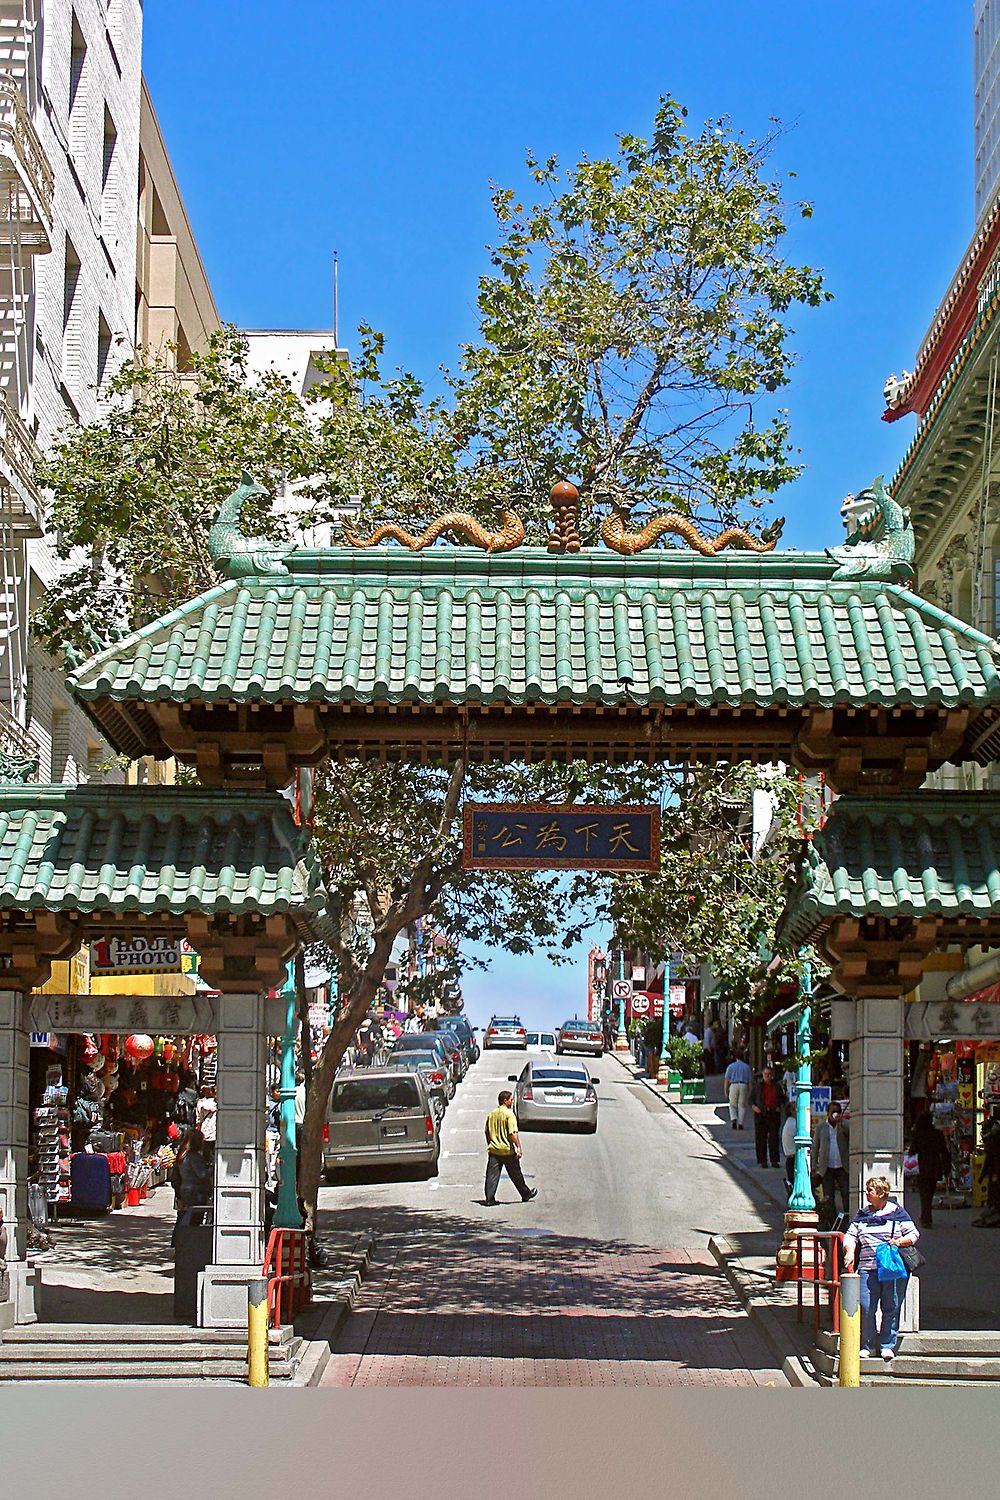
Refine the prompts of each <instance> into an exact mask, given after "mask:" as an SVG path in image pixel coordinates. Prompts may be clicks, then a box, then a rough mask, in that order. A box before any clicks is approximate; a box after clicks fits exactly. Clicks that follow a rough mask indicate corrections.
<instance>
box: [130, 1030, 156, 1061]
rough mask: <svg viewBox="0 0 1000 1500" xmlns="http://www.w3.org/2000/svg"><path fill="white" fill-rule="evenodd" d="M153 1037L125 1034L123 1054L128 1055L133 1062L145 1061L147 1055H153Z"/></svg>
mask: <svg viewBox="0 0 1000 1500" xmlns="http://www.w3.org/2000/svg"><path fill="white" fill-rule="evenodd" d="M153 1045H154V1044H153V1038H152V1037H151V1036H143V1035H142V1034H141V1033H140V1034H139V1035H138V1036H127V1037H126V1038H125V1056H126V1057H130V1058H131V1059H132V1061H133V1062H145V1061H146V1059H147V1057H152V1055H153Z"/></svg>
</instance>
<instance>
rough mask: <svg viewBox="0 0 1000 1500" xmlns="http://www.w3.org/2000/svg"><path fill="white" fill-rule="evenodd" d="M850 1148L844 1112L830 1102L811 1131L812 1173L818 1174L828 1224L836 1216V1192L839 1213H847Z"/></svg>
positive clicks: (848, 1210)
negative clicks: (839, 1203) (839, 1202)
mask: <svg viewBox="0 0 1000 1500" xmlns="http://www.w3.org/2000/svg"><path fill="white" fill-rule="evenodd" d="M850 1148H851V1138H850V1133H849V1131H848V1126H847V1121H846V1120H845V1119H844V1112H843V1110H842V1109H841V1107H840V1105H839V1104H831V1105H829V1107H828V1108H827V1111H826V1114H825V1115H824V1116H823V1118H822V1119H820V1120H817V1121H816V1124H815V1125H814V1126H813V1130H812V1170H813V1176H814V1177H819V1178H820V1179H821V1181H822V1183H823V1209H824V1219H826V1220H828V1221H829V1224H830V1225H831V1226H832V1224H833V1221H834V1219H835V1218H836V1217H837V1194H838V1193H839V1194H840V1201H841V1204H842V1212H843V1213H845V1214H846V1213H850V1209H851V1206H850V1203H849V1201H848V1198H849V1193H850V1176H849V1174H848V1170H847V1163H848V1161H849V1160H850Z"/></svg>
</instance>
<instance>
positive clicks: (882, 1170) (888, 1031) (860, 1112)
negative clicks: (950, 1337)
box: [850, 998, 920, 1333]
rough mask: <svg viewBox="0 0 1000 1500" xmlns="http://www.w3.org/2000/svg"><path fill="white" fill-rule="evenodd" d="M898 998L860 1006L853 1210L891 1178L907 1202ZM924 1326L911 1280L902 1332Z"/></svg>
mask: <svg viewBox="0 0 1000 1500" xmlns="http://www.w3.org/2000/svg"><path fill="white" fill-rule="evenodd" d="M904 1004H905V1002H904V1001H903V1000H901V999H899V998H892V999H881V998H879V999H871V998H868V999H865V1000H858V1001H857V1014H856V1032H855V1037H854V1040H853V1041H852V1042H851V1076H850V1086H851V1120H850V1126H851V1209H852V1212H855V1211H857V1209H858V1208H859V1207H860V1206H861V1205H862V1204H863V1202H864V1185H865V1182H866V1180H867V1179H868V1178H869V1177H888V1179H889V1186H890V1194H891V1196H892V1197H893V1198H896V1199H898V1201H899V1202H900V1203H902V1201H903V1149H904V1121H903V1102H904V1101H903V1020H904ZM919 1326H920V1289H919V1279H918V1278H917V1277H916V1276H911V1277H910V1282H909V1286H908V1288H907V1294H906V1301H905V1303H904V1306H903V1312H902V1316H901V1319H900V1329H901V1331H903V1332H907V1333H912V1332H913V1331H914V1330H915V1329H917V1328H919Z"/></svg>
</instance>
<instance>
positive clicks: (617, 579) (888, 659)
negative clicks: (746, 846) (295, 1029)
mask: <svg viewBox="0 0 1000 1500" xmlns="http://www.w3.org/2000/svg"><path fill="white" fill-rule="evenodd" d="M254 488H255V487H254V486H253V485H252V483H251V482H250V481H245V482H244V484H243V485H242V486H241V488H240V489H239V490H238V491H237V492H236V493H235V495H233V496H232V497H231V498H230V500H229V501H227V502H226V503H225V505H224V506H223V508H222V511H221V512H220V516H219V519H218V520H217V523H216V525H215V526H214V527H213V529H212V533H211V537H210V547H211V550H212V554H213V557H214V558H215V560H216V563H217V565H218V566H219V569H220V575H221V578H220V582H219V584H218V585H217V586H216V587H214V588H212V589H210V590H209V591H207V592H206V593H204V594H202V595H201V596H200V597H198V598H197V599H194V600H191V601H190V602H189V603H186V604H184V605H182V606H181V607H180V608H178V609H177V610H175V611H174V612H173V613H172V614H170V615H167V616H166V617H164V618H163V619H161V620H158V621H156V622H154V623H153V624H151V625H149V626H146V627H144V628H143V629H142V630H140V631H139V632H137V633H136V634H135V635H133V636H131V637H130V638H129V639H127V640H125V641H122V642H120V643H118V644H116V645H114V646H111V647H109V648H108V649H106V650H105V651H103V652H102V653H101V654H100V655H98V656H96V657H95V658H93V660H91V661H89V662H87V663H86V664H85V665H84V666H82V667H81V668H80V669H79V670H78V671H76V672H75V673H74V675H73V677H72V678H71V680H70V686H71V688H72V690H73V692H74V694H75V696H76V698H77V699H78V701H79V702H80V703H81V704H83V705H84V706H85V707H86V708H87V710H88V711H89V713H90V714H91V715H92V717H93V718H94V720H95V722H96V723H97V725H98V726H99V727H100V729H101V731H102V733H103V734H104V735H105V737H106V738H107V739H108V741H109V742H110V743H111V744H112V745H113V747H114V748H115V750H117V751H118V752H120V753H122V754H124V755H127V756H130V757H138V756H145V755H150V756H154V757H159V758H164V759H165V758H168V757H176V759H177V760H178V761H180V762H181V763H182V764H186V765H190V766H192V767H194V768H195V769H196V771H197V774H198V778H199V781H200V783H201V785H200V786H199V787H198V788H197V789H192V790H177V789H173V790H168V789H162V788H157V787H123V788H103V787H100V788H98V787H81V788H76V789H73V788H66V787H58V788H46V787H32V786H19V787H16V788H9V789H8V790H6V791H0V820H2V822H0V827H2V829H3V836H2V840H0V964H3V966H4V968H5V971H6V974H5V979H6V985H7V988H5V989H4V990H3V991H2V992H0V1207H2V1209H3V1212H4V1217H5V1219H6V1221H7V1224H8V1228H9V1229H10V1228H11V1227H13V1228H14V1230H15V1233H14V1234H13V1235H12V1236H11V1239H12V1245H11V1248H10V1250H9V1252H8V1256H9V1260H10V1263H11V1266H12V1272H13V1274H12V1283H13V1285H14V1288H15V1293H16V1298H17V1307H16V1316H17V1317H19V1318H25V1317H30V1316H31V1272H30V1267H29V1266H28V1263H27V1256H26V1251H25V1240H24V1218H25V1193H24V1183H25V1173H26V1154H27V1152H26V1148H27V1130H28V1122H27V1098H26V1090H27V1068H26V1062H27V1046H28V1033H29V1031H30V1030H32V1029H42V1027H41V1026H37V1027H36V1021H40V1020H42V1019H44V1020H45V1022H46V1024H47V1025H48V1024H51V1026H52V1027H53V1028H54V1029H57V1030H62V1031H65V1030H67V1029H80V1030H111V1029H114V1028H113V1027H112V1026H111V1025H110V1024H108V1023H106V1022H105V1021H104V1020H102V1019H101V1018H100V1017H98V1015H97V1013H96V1007H97V1005H98V1003H99V1001H98V999H97V997H93V998H92V999H88V998H86V997H63V998H59V997H55V998H53V997H51V996H47V997H32V996H31V995H30V993H29V992H30V990H31V988H32V987H33V986H35V985H37V984H39V983H40V982H41V981H42V980H43V979H44V978H45V977H46V975H47V972H48V965H49V963H50V962H51V961H52V960H53V959H54V958H63V957H66V956H68V955H69V954H71V953H72V952H73V951H75V950H76V948H77V947H79V945H80V944H81V943H83V942H86V941H89V940H91V939H93V938H96V937H103V936H106V935H108V934H109V933H111V932H120V933H122V934H124V935H132V934H147V933H148V934H155V935H162V934H170V935H173V936H176V935H184V936H187V937H188V939H189V940H190V942H191V943H192V945H193V946H194V947H195V948H196V949H197V950H198V951H199V953H200V954H201V968H202V973H203V975H204V977H205V979H206V980H207V982H208V983H209V984H210V985H211V986H213V988H215V989H217V990H218V991H219V992H220V993H219V998H218V1000H217V1001H216V1002H215V1005H216V1007H217V1011H216V1014H214V1015H213V1017H212V1026H213V1029H215V1030H216V1031H217V1033H218V1037H219V1075H218V1092H219V1124H218V1142H217V1174H216V1190H215V1208H216V1213H215V1246H214V1256H213V1265H212V1266H210V1267H209V1269H208V1271H207V1272H206V1273H205V1275H204V1284H203V1292H202V1299H201V1307H200V1321H201V1322H202V1323H203V1324H206V1325H213V1324H215V1325H218V1324H222V1325H226V1324H228V1325H230V1326H233V1325H234V1324H235V1323H241V1322H242V1321H243V1318H244V1317H245V1307H246V1290H245V1289H246V1284H247V1282H248V1281H249V1280H251V1279H253V1278H254V1277H255V1276H259V1275H260V1266H261V1258H262V1250H263V1246H262V1233H261V1223H262V1212H261V1196H262V1195H261V1182H260V1152H261V1146H262V1140H263V1105H264V1100H263V1097H262V1096H263V1053H264V1038H265V1037H266V1036H267V1035H268V1034H274V1033H276V1032H278V1031H280V1029H281V1024H280V1022H279V1020H278V1018H276V1017H275V1018H271V1017H269V1016H268V1014H267V1002H266V1001H265V1000H264V998H263V996H264V994H265V992H266V991H267V990H268V989H270V988H275V987H276V986H277V985H279V984H280V983H281V978H282V976H283V973H284V965H285V963H286V961H287V959H288V957H289V956H290V955H291V954H292V953H293V952H294V951H295V949H296V948H297V947H298V946H299V945H300V944H302V943H304V942H308V941H310V940H314V939H317V938H320V939H321V938H322V937H323V936H324V932H327V933H328V932H329V926H328V924H329V923H330V922H331V920H332V917H331V913H330V912H329V910H328V907H327V903H326V897H325V892H324V888H323V883H322V879H321V875H320V870H319V865H318V860H317V858H316V855H315V852H314V850H313V849H312V848H311V847H310V844H309V839H308V834H307V832H306V831H305V830H303V829H300V828H297V827H296V826H295V824H294V822H293V820H292V818H291V815H290V811H289V806H288V803H287V802H286V801H285V800H284V799H283V798H281V797H280V796H279V795H278V793H279V789H280V788H282V787H285V786H287V784H288V783H289V781H290V779H291V778H292V776H293V775H294V773H295V771H296V769H297V768H298V767H302V766H315V765H317V764H319V763H320V762H321V761H323V760H324V759H325V758H326V757H334V758H358V757H360V758H373V759H376V760H381V761H390V760H391V761H403V762H407V761H418V762H435V761H442V760H454V759H464V760H467V761H468V760H481V761H485V760H490V759H500V760H518V761H526V762H537V761H545V760H552V759H557V760H558V759H570V758H581V759H585V760H587V761H589V762H593V763H618V764H620V763H625V762H630V761H643V762H647V763H655V762H658V761H663V762H673V763H677V762H681V761H685V760H688V761H692V762H700V763H702V764H712V763H720V762H723V763H724V762H732V761H737V760H749V761H753V762H757V763H763V762H768V761H776V760H783V761H785V762H786V763H790V764H791V765H792V766H794V767H796V768H797V769H799V770H800V771H802V772H803V773H806V774H817V773H822V774H823V775H824V777H825V778H826V782H827V784H828V785H829V786H830V787H831V788H832V789H833V790H834V791H836V792H837V793H838V794H844V795H843V796H842V797H840V798H839V800H838V801H837V802H836V803H835V805H834V811H833V813H832V815H831V816H830V818H829V820H828V822H827V824H826V827H825V829H824V830H823V833H822V835H821V838H820V839H819V840H817V843H816V844H815V845H813V846H812V847H811V848H810V850H809V851H808V852H807V856H806V857H805V858H804V860H803V864H802V868H801V870H800V873H799V881H798V885H797V887H796V889H795V891H794V892H793V893H792V896H791V898H790V901H789V906H788V909H787V910H786V913H785V918H784V919H783V926H782V932H781V934H780V935H781V937H782V938H783V940H784V941H785V942H786V943H788V944H793V945H799V944H801V943H803V942H807V941H816V942H817V943H818V944H819V945H820V947H821V949H822V950H823V951H824V952H825V953H826V955H827V956H828V957H829V958H830V961H831V963H832V965H833V979H834V983H835V984H836V986H837V987H838V988H839V989H840V990H841V991H842V993H843V995H844V996H845V997H848V999H849V1000H850V1002H851V1004H850V1011H851V1016H850V1023H849V1031H850V1035H851V1037H852V1042H851V1115H852V1120H853V1121H856V1122H858V1124H859V1127H860V1128H855V1129H853V1130H852V1147H851V1149H852V1168H853V1176H854V1182H855V1190H856V1187H857V1183H858V1182H860V1180H861V1179H862V1178H863V1176H864V1175H867V1174H870V1173H871V1172H873V1171H878V1172H883V1171H884V1172H885V1173H886V1175H888V1176H889V1177H890V1179H892V1180H893V1181H894V1182H895V1183H896V1184H900V1183H901V1173H902V1146H903V1138H902V1135H903V1115H902V1105H903V1097H902V1090H903V1043H904V1036H905V1034H906V1023H905V1017H904V1012H905V1009H906V1007H905V1004H904V1002H903V999H902V997H903V996H904V995H906V994H908V993H909V992H910V991H912V990H913V989H914V988H915V986H916V985H917V984H918V983H919V981H920V979H921V975H922V973H923V970H924V965H925V962H926V961H927V959H928V958H929V956H930V955H931V954H932V953H934V952H936V951H937V950H939V949H941V948H943V947H946V946H951V947H957V948H959V949H961V950H963V951H964V950H966V949H968V948H970V947H973V946H975V945H981V944H990V943H994V944H995V943H1000V799H993V798H979V797H977V798H972V797H969V796H968V795H965V794H960V793H938V792H932V791H927V790H923V791H919V792H918V790H917V789H918V788H920V787H921V785H922V783H923V782H924V780H925V778H926V777H927V776H928V774H929V773H931V772H933V771H935V770H936V769H938V768H939V767H940V766H942V765H944V764H945V763H952V764H960V763H962V762H968V761H974V762H977V763H979V764H987V763H989V762H990V761H992V760H993V759H994V758H996V757H997V754H998V752H1000V649H998V646H997V643H996V642H994V641H993V640H991V639H989V638H988V637H986V636H985V635H983V634H982V633H981V632H979V631H977V630H975V629H973V628H972V627H971V626H969V625H966V624H963V623H962V622H961V621H959V620H957V619H955V618H953V617H952V616H950V615H948V614H946V613H944V612H943V611H942V610H940V609H939V608H937V607H936V606H934V605H932V604H930V603H928V602H927V601H926V600H923V599H921V598H920V597H919V595H918V594H916V593H914V592H913V591H912V590H911V587H910V585H911V583H912V580H913V566H912V558H913V534H912V530H911V529H910V526H909V521H908V518H907V517H906V516H905V514H904V513H903V512H902V511H901V510H900V508H899V507H898V506H896V505H895V504H894V502H893V501H892V499H891V497H890V496H889V495H888V494H887V493H886V491H885V490H884V489H883V487H882V485H881V482H877V483H876V484H875V485H874V486H873V487H872V488H871V489H870V490H866V491H864V492H863V493H862V494H861V495H859V496H858V497H857V499H855V498H854V497H851V498H850V499H849V501H846V502H845V505H844V509H843V512H842V514H843V517H844V520H845V524H846V526H847V531H848V535H847V539H846V542H845V543H844V545H843V546H841V547H837V548H832V549H830V551H829V552H827V553H795V552H779V551H777V550H775V541H776V538H775V537H774V535H773V534H772V535H771V536H767V535H766V534H765V537H764V538H762V539H760V540H757V539H754V538H752V537H749V536H747V534H746V533H742V532H731V533H729V534H726V535H724V536H723V537H722V538H719V539H717V540H715V541H707V540H706V539H704V538H702V537H701V536H700V535H699V534H698V533H697V532H696V531H695V529H694V528H693V526H691V524H690V523H689V522H687V521H683V520H680V519H679V518H667V517H663V518H659V519H658V520H654V521H652V522H650V523H649V524H648V525H647V526H646V527H644V528H643V530H642V531H630V530H628V529H627V528H626V526H625V523H624V522H623V520H622V518H621V517H620V516H617V515H615V516H612V517H610V518H609V519H608V520H606V521H605V522H604V525H603V527H602V529H601V544H599V545H595V546H593V547H586V548H584V547H582V546H581V543H580V538H579V535H578V530H577V514H576V509H577V498H578V497H577V496H576V492H575V490H574V489H573V488H572V486H570V485H557V486H556V488H555V490H554V491H553V513H554V516H553V525H552V530H551V533H550V537H549V542H548V547H547V548H540V547H527V546H524V545H523V539H524V528H523V526H522V525H521V523H520V521H519V520H518V518H517V517H516V515H513V513H511V512H509V511H505V512H504V513H503V524H502V526H501V528H500V530H498V531H497V532H494V533H489V532H487V531H485V530H484V529H483V528H482V526H480V525H479V524H478V523H477V522H476V521H474V520H473V519H472V518H471V517H465V516H460V515H459V516H454V515H452V516H447V517H441V518H439V520H438V521H436V522H433V523H432V524H431V525H430V526H429V527H428V528H427V531H426V532H425V533H424V534H423V535H422V536H420V537H414V536H410V535H409V534H408V533H406V532H405V531H403V530H402V529H401V528H399V527H395V526H390V527H380V528H379V529H378V531H376V533H375V534H374V535H373V536H372V537H370V538H366V539H361V538H359V537H357V536H356V535H354V533H353V532H351V530H350V529H349V527H347V526H345V528H344V530H345V535H346V537H347V541H348V545H345V546H338V547H334V548H330V549H327V550H324V551H309V550H305V549H294V550H290V551H284V552H280V551H275V550H274V549H273V545H272V544H270V543H267V542H265V541H262V540H260V539H257V538H253V537H246V536H244V535H243V534H242V532H241V530H240V525H239V516H240V509H241V506H242V504H243V503H244V502H245V501H246V499H247V498H248V497H249V496H250V495H251V494H252V493H253V492H254ZM664 532H673V533H675V534H676V535H679V536H680V537H681V538H682V540H685V541H686V542H687V543H688V544H689V546H691V548H692V550H690V551H689V550H680V549H676V550H674V549H670V550H661V551H658V552H652V551H650V550H648V549H649V548H650V547H651V546H652V545H653V543H654V542H655V541H656V540H657V539H658V537H659V536H661V535H662V534H663V533H664ZM445 533H447V534H449V535H450V536H452V537H456V536H457V537H458V538H460V539H461V542H462V543H464V544H463V545H456V546H447V545H444V546H441V545H439V546H431V545H429V544H430V543H431V542H433V541H434V540H435V539H436V538H437V537H438V536H440V535H442V534H445ZM390 539H391V540H394V541H396V542H398V543H400V544H401V545H400V546H395V547H393V546H386V545H382V543H383V542H385V541H387V540H390ZM103 998H106V997H103ZM42 1000H44V1004H45V1006H46V1007H47V1010H46V1015H45V1017H44V1018H42V1017H41V1015H40V1012H39V1011H38V1006H39V1005H40V1004H41V1003H42ZM117 1003H118V1004H119V1005H120V1006H121V1007H122V1010H123V1019H122V1023H121V1024H122V1025H123V1026H124V1027H125V1028H129V1026H130V1023H129V1022H128V1012H127V1006H128V1005H129V1003H130V1001H129V998H128V997H122V999H121V1000H120V1001H119V1002H117ZM153 1003H154V1002H152V1001H149V1000H147V1001H146V1004H147V1005H152V1004H153ZM174 1003H175V1004H178V1003H179V1004H182V1005H183V1004H184V1003H189V1004H190V1003H193V1002H174ZM73 1006H76V1007H77V1009H76V1010H75V1011H73V1010H72V1007H73ZM959 1009H961V1007H959ZM92 1011H93V1013H92ZM155 1024H156V1023H155V1022H154V1020H152V1019H150V1018H147V1025H148V1026H149V1027H150V1028H151V1029H152V1028H154V1026H155ZM190 1024H191V1025H192V1026H194V1017H192V1018H191V1020H190ZM164 1029H168V1028H167V1026H166V1023H165V1022H164ZM169 1029H172V1030H174V1031H177V1030H179V1029H182V1024H181V1023H178V1022H177V1021H171V1022H170V1027H169ZM197 1029H199V1030H204V1029H207V1027H206V1026H205V1025H204V1024H203V1020H202V1019H201V1018H199V1019H198V1022H197ZM957 1034H961V1033H957Z"/></svg>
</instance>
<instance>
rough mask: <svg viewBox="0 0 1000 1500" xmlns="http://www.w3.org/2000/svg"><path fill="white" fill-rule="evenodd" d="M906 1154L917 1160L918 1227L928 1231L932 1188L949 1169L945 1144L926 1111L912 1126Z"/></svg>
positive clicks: (932, 1203)
mask: <svg viewBox="0 0 1000 1500" xmlns="http://www.w3.org/2000/svg"><path fill="white" fill-rule="evenodd" d="M910 1153H911V1155H913V1156H915V1157H916V1158H917V1186H918V1188H919V1189H920V1227H921V1229H928V1228H929V1227H930V1226H931V1224H933V1222H934V1215H933V1212H932V1210H933V1205H934V1189H935V1188H936V1187H937V1185H938V1182H939V1181H940V1179H941V1178H942V1177H947V1176H948V1173H949V1171H950V1170H951V1158H950V1156H949V1154H948V1142H947V1141H946V1140H945V1138H944V1136H943V1135H942V1134H941V1132H940V1130H938V1128H937V1126H936V1125H935V1124H934V1117H933V1115H932V1114H931V1113H930V1111H929V1110H926V1109H925V1110H922V1111H921V1113H920V1114H919V1115H918V1116H917V1118H916V1121H915V1123H914V1126H913V1135H912V1136H911V1138H910Z"/></svg>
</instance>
